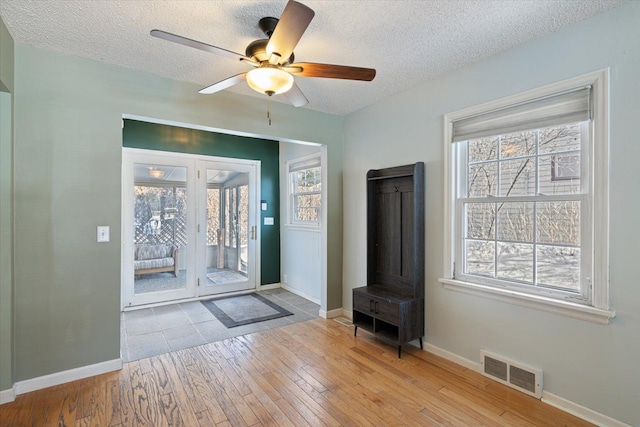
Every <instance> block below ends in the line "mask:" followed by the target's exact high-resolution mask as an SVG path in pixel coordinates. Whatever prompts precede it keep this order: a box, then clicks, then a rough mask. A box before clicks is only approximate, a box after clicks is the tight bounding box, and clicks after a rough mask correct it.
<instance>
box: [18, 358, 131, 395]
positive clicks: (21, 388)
mask: <svg viewBox="0 0 640 427" xmlns="http://www.w3.org/2000/svg"><path fill="white" fill-rule="evenodd" d="M120 369H122V359H113V360H107V361H106V362H101V363H96V364H94V365H88V366H81V367H79V368H75V369H69V370H68V371H62V372H56V373H55V374H49V375H44V376H42V377H36V378H31V379H28V380H24V381H18V382H17V383H15V384H14V386H13V389H14V391H15V395H16V396H17V395H19V394H24V393H29V392H30V391H35V390H40V389H43V388H47V387H53V386H54V385H59V384H64V383H68V382H71V381H76V380H81V379H83V378H88V377H92V376H94V375H100V374H105V373H107V372H112V371H118V370H120Z"/></svg>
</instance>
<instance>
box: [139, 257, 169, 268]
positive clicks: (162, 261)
mask: <svg viewBox="0 0 640 427" xmlns="http://www.w3.org/2000/svg"><path fill="white" fill-rule="evenodd" d="M173 262H174V261H173V258H156V259H144V260H138V261H134V262H133V268H134V269H135V270H147V269H150V268H161V267H171V266H173Z"/></svg>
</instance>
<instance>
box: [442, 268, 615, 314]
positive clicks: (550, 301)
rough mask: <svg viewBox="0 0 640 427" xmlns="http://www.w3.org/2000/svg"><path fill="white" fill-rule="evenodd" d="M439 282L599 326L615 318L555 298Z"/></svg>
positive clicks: (599, 311) (452, 288)
mask: <svg viewBox="0 0 640 427" xmlns="http://www.w3.org/2000/svg"><path fill="white" fill-rule="evenodd" d="M439 282H440V283H442V286H443V287H444V288H445V289H448V290H451V291H458V292H463V293H465V294H471V295H476V296H480V297H485V298H490V299H493V300H498V301H502V302H507V303H511V304H515V305H519V306H521V307H526V308H533V309H537V310H541V311H546V312H548V313H554V314H559V315H561V316H566V317H571V318H573V319H579V320H586V321H588V322H593V323H597V324H599V325H607V324H609V320H610V319H612V318H614V317H615V316H616V312H615V311H611V310H604V309H600V308H595V307H591V306H587V305H582V304H577V303H575V302H569V301H561V300H558V299H555V298H546V297H542V296H538V295H531V294H526V293H522V292H516V291H513V290H509V289H501V288H495V287H493V286H485V285H481V284H477V283H469V282H464V281H462V280H454V279H439Z"/></svg>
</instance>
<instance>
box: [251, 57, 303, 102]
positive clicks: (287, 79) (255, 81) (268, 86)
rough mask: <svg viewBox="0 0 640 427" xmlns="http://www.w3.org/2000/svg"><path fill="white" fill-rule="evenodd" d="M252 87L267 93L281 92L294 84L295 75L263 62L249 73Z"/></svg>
mask: <svg viewBox="0 0 640 427" xmlns="http://www.w3.org/2000/svg"><path fill="white" fill-rule="evenodd" d="M247 83H248V84H249V87H251V89H253V90H255V91H257V92H260V93H266V94H267V95H273V94H276V95H277V94H280V93H284V92H286V91H288V90H289V89H291V87H292V86H293V76H292V75H291V74H289V73H287V72H286V71H283V70H281V69H280V68H278V67H276V66H273V65H271V64H263V65H262V66H260V67H259V68H254V69H253V70H251V71H249V72H248V73H247Z"/></svg>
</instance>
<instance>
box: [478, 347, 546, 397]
mask: <svg viewBox="0 0 640 427" xmlns="http://www.w3.org/2000/svg"><path fill="white" fill-rule="evenodd" d="M480 356H481V358H482V362H481V364H482V374H483V375H484V376H486V377H489V378H491V379H494V380H496V381H498V382H501V383H502V384H505V385H508V386H509V387H512V388H515V389H516V390H520V391H522V392H523V393H527V394H528V395H530V396H533V397H536V398H538V399H539V398H541V397H542V371H541V370H540V369H535V368H530V367H527V366H523V365H521V364H519V363H517V362H514V361H512V360H509V359H506V358H504V357H501V356H497V355H495V354H492V353H489V352H487V351H484V350H481V351H480Z"/></svg>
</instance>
